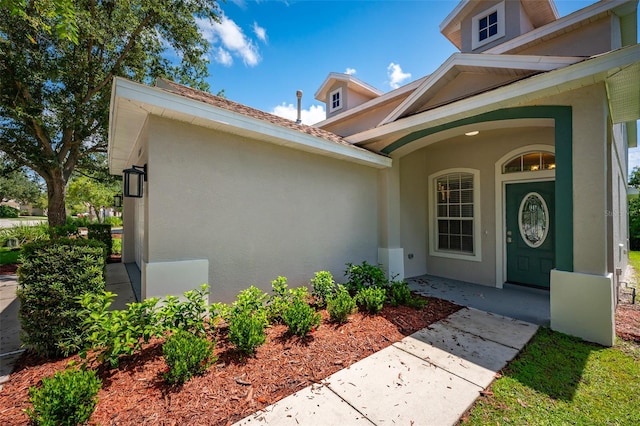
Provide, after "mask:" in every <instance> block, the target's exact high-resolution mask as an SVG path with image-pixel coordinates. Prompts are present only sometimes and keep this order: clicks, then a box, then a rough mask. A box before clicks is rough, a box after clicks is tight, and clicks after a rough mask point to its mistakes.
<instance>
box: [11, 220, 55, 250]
mask: <svg viewBox="0 0 640 426" xmlns="http://www.w3.org/2000/svg"><path fill="white" fill-rule="evenodd" d="M10 238H15V239H16V240H18V245H24V244H26V243H31V242H35V241H42V240H47V239H49V225H48V224H46V223H41V224H39V225H33V226H27V225H17V226H12V227H11V228H2V229H0V243H2V244H0V245H4V244H5V242H6V241H7V240H8V239H10Z"/></svg>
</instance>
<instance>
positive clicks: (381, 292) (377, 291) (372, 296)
mask: <svg viewBox="0 0 640 426" xmlns="http://www.w3.org/2000/svg"><path fill="white" fill-rule="evenodd" d="M386 298H387V291H386V290H385V289H384V287H367V288H363V289H361V290H360V291H359V292H358V294H356V301H357V302H358V304H359V305H360V306H362V307H364V309H365V310H366V311H367V312H369V313H370V314H376V313H378V312H380V310H382V307H383V306H384V301H385V300H386Z"/></svg>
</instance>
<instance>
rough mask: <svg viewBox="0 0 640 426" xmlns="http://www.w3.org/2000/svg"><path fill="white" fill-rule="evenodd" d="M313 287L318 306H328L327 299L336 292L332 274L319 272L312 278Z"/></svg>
mask: <svg viewBox="0 0 640 426" xmlns="http://www.w3.org/2000/svg"><path fill="white" fill-rule="evenodd" d="M311 287H312V288H313V293H312V294H313V296H314V297H315V298H316V303H317V304H318V306H326V304H327V299H328V298H329V297H330V296H331V295H332V294H333V293H334V292H335V291H336V282H335V281H334V280H333V276H332V275H331V272H329V271H319V272H316V273H315V275H314V276H313V278H311Z"/></svg>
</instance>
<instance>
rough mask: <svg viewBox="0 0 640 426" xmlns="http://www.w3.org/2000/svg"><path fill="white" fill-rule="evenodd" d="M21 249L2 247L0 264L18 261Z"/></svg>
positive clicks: (0, 249)
mask: <svg viewBox="0 0 640 426" xmlns="http://www.w3.org/2000/svg"><path fill="white" fill-rule="evenodd" d="M18 256H20V250H11V249H10V248H9V247H0V265H8V264H11V263H18Z"/></svg>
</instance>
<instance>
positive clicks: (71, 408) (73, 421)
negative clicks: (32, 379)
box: [27, 370, 102, 426]
mask: <svg viewBox="0 0 640 426" xmlns="http://www.w3.org/2000/svg"><path fill="white" fill-rule="evenodd" d="M101 386H102V383H101V381H100V379H99V378H98V377H96V373H95V371H92V370H67V371H65V372H60V371H58V372H57V373H56V374H55V375H54V376H53V377H45V378H44V379H42V387H41V388H36V387H31V388H29V397H30V398H29V401H30V402H31V403H32V404H33V409H27V415H28V416H29V418H30V419H31V420H32V422H33V423H34V424H36V425H47V426H48V425H51V426H58V425H69V426H71V425H78V424H85V423H86V422H87V421H88V420H89V417H91V414H92V413H93V411H94V410H95V408H96V404H97V401H96V399H95V396H96V395H97V394H98V391H99V390H100V387H101Z"/></svg>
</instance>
